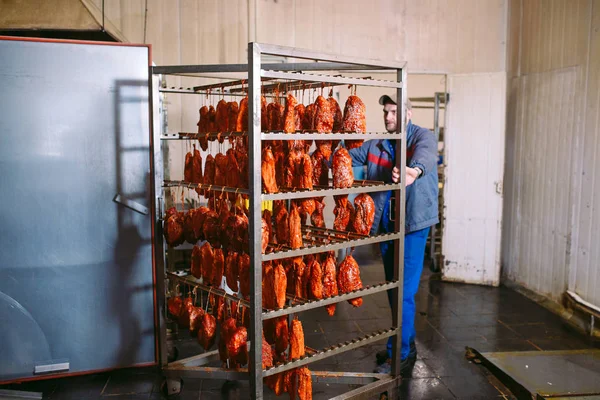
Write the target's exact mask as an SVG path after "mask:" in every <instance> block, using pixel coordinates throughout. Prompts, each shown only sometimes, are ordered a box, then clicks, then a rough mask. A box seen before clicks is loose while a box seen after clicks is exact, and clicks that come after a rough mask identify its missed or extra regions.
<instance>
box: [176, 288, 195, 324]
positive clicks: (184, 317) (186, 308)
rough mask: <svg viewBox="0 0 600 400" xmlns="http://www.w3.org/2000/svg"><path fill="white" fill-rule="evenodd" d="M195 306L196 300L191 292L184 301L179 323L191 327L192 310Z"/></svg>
mask: <svg viewBox="0 0 600 400" xmlns="http://www.w3.org/2000/svg"><path fill="white" fill-rule="evenodd" d="M193 307H194V300H192V296H191V294H190V295H189V296H188V297H186V298H185V300H184V301H183V306H182V307H181V313H180V314H179V318H178V321H177V322H179V325H181V326H183V327H186V328H189V327H190V311H191V310H192V308H193Z"/></svg>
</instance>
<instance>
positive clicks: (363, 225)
mask: <svg viewBox="0 0 600 400" xmlns="http://www.w3.org/2000/svg"><path fill="white" fill-rule="evenodd" d="M354 209H355V214H354V219H353V220H352V228H353V230H354V232H356V233H360V234H361V235H368V234H369V232H370V231H371V227H372V226H373V222H374V221H375V203H374V202H373V199H372V198H371V196H369V195H368V194H366V193H361V194H359V195H358V196H357V197H356V198H355V199H354Z"/></svg>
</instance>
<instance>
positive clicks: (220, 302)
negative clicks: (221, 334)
mask: <svg viewBox="0 0 600 400" xmlns="http://www.w3.org/2000/svg"><path fill="white" fill-rule="evenodd" d="M213 316H214V317H215V318H216V319H217V321H219V322H223V318H225V298H224V297H222V296H217V304H216V306H215V307H214V308H213Z"/></svg>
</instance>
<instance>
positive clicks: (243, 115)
mask: <svg viewBox="0 0 600 400" xmlns="http://www.w3.org/2000/svg"><path fill="white" fill-rule="evenodd" d="M235 131H236V132H248V96H246V97H244V98H243V99H242V101H240V109H239V111H238V116H237V122H236V125H235Z"/></svg>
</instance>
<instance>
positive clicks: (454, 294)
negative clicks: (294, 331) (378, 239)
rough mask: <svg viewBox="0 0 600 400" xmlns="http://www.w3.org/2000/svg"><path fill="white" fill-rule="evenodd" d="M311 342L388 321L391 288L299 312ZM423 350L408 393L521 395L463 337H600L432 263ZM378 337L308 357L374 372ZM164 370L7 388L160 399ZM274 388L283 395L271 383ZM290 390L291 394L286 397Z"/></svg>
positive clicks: (196, 392) (422, 304)
mask: <svg viewBox="0 0 600 400" xmlns="http://www.w3.org/2000/svg"><path fill="white" fill-rule="evenodd" d="M355 257H356V259H357V261H358V262H359V265H361V274H362V278H363V282H364V283H366V284H368V283H375V282H380V281H382V280H383V270H382V266H381V263H380V261H379V258H378V256H377V255H376V254H375V253H373V252H371V250H370V249H369V248H363V249H362V250H361V251H357V252H356V253H355ZM300 319H301V321H302V322H303V325H304V331H305V335H306V344H307V345H308V346H311V347H314V348H323V347H326V346H330V345H333V344H335V343H338V342H340V341H345V340H348V339H351V338H353V337H355V336H359V335H362V334H364V333H368V332H371V331H374V330H378V329H382V328H387V327H389V325H390V321H391V316H390V309H389V307H388V304H387V299H386V297H385V294H380V295H374V296H370V297H368V298H365V299H364V302H363V306H362V307H361V308H359V309H354V308H352V307H351V306H350V305H349V304H347V303H344V304H340V305H338V309H337V311H336V314H335V316H334V317H329V316H328V315H327V313H326V312H325V310H323V309H318V310H312V311H308V312H305V313H302V314H300ZM416 327H417V338H416V344H417V349H418V360H417V363H416V365H415V368H414V370H413V372H412V377H411V378H409V379H405V380H404V381H403V384H402V386H401V388H400V392H401V398H404V399H493V398H514V397H513V396H512V394H511V393H510V391H508V389H506V388H505V387H504V386H503V385H502V384H501V383H500V382H499V381H497V380H496V379H495V378H494V377H493V376H491V375H490V374H489V372H488V371H487V370H486V369H485V367H483V366H481V365H477V364H474V363H472V362H470V361H468V360H467V359H465V357H464V354H465V346H469V347H473V348H475V349H477V350H478V351H480V352H488V351H522V350H563V349H585V348H590V347H593V346H594V344H593V343H591V342H589V341H588V339H586V338H585V337H583V336H581V335H579V334H578V333H576V332H573V331H570V330H568V329H567V328H565V327H564V326H563V324H562V322H561V320H560V319H559V318H558V317H557V316H555V315H554V314H552V313H550V312H549V311H547V310H546V309H544V308H543V307H541V306H539V305H537V304H536V303H534V302H532V301H530V300H529V299H527V298H526V297H524V296H522V295H520V294H519V293H516V292H514V291H512V290H510V289H508V288H505V287H500V288H490V287H482V286H471V285H463V284H453V283H445V282H441V281H439V280H436V279H435V277H431V276H430V274H429V273H428V271H425V272H424V274H423V277H422V279H421V285H420V289H419V293H418V295H417V316H416ZM177 346H178V349H179V351H180V353H181V356H182V357H185V356H187V355H191V354H194V353H197V352H198V351H199V346H198V345H197V344H196V343H195V342H194V341H193V340H189V339H182V340H179V341H178V342H177ZM383 348H384V343H383V342H382V343H377V344H374V345H371V346H367V347H363V348H360V349H358V350H355V351H351V352H348V353H344V354H343V355H337V356H334V357H331V358H328V359H325V360H322V361H320V362H318V363H316V364H311V365H310V366H309V367H310V368H311V369H312V370H331V371H357V372H371V371H372V369H373V368H374V367H375V356H374V355H375V353H376V352H377V351H378V350H381V349H383ZM161 381H162V377H161V374H160V371H159V370H157V369H156V368H142V369H126V370H120V371H114V372H110V373H103V374H94V375H88V376H81V377H73V378H63V379H54V380H46V381H37V382H30V383H23V384H13V385H5V386H4V387H0V388H2V389H15V390H26V391H37V392H43V393H44V398H45V399H102V400H141V399H145V400H148V399H152V400H154V399H160V398H162V396H161V394H160V386H161ZM349 389H351V387H349V386H346V385H329V386H327V385H324V384H319V385H314V387H313V392H314V393H313V397H314V399H325V398H330V397H332V396H335V395H337V394H340V393H343V392H345V391H348V390H349ZM265 397H266V398H276V397H275V396H274V395H273V393H272V392H270V390H269V389H265ZM175 398H179V399H186V400H187V399H248V398H249V387H248V383H247V382H242V383H238V384H232V383H226V382H225V381H220V380H205V381H202V380H186V381H185V382H184V387H183V390H182V392H181V394H180V396H178V397H175ZM281 398H287V395H286V396H285V397H281Z"/></svg>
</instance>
